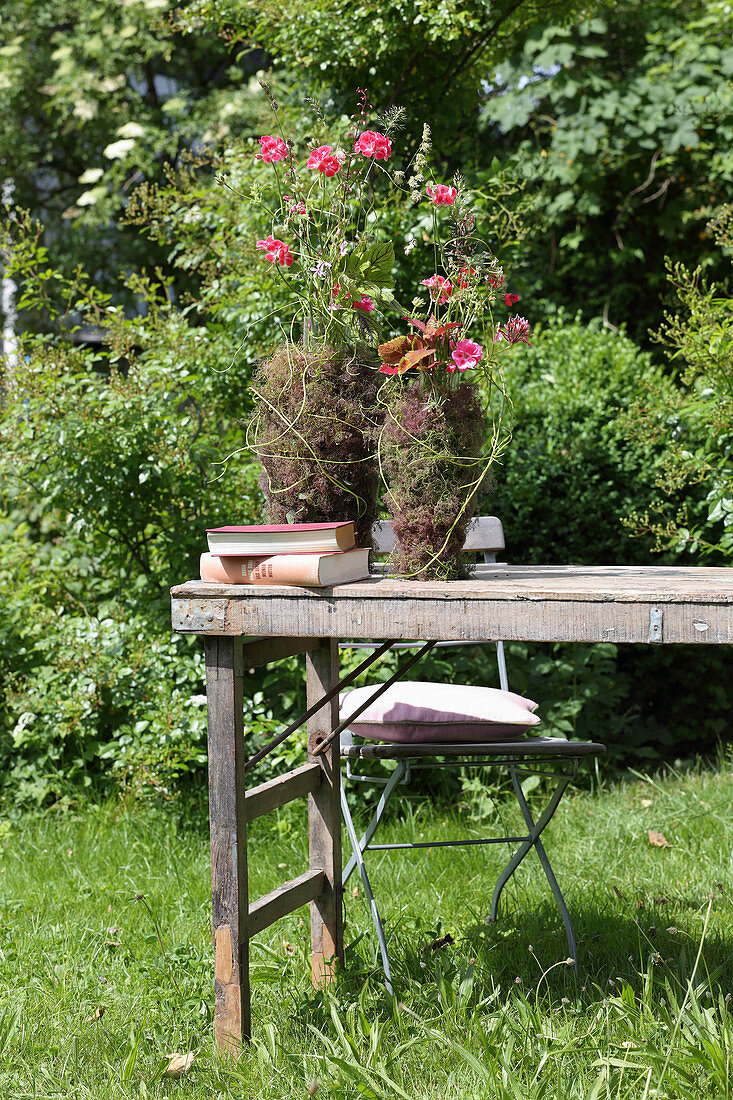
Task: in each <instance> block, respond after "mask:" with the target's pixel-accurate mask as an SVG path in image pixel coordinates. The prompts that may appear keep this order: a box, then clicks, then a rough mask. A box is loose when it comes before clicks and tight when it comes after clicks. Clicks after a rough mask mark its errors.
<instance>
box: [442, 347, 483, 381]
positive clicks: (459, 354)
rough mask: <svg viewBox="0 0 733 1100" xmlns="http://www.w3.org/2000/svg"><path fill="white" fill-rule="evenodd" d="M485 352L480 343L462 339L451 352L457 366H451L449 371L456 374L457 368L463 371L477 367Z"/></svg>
mask: <svg viewBox="0 0 733 1100" xmlns="http://www.w3.org/2000/svg"><path fill="white" fill-rule="evenodd" d="M483 354H484V353H483V349H482V348H481V345H480V344H476V343H474V341H473V340H460V341H459V342H458V343H457V344H456V346H455V347H454V348H453V351H452V352H451V359H452V360H453V362H454V363H455V366H454V367H451V366H449V367H448V368H447V370H448V373H449V374H454V373H455V371H456V370H459V371H462V370H468V369H469V367H475V366H476V364H477V363H478V361H479V359H481V357H482V356H483Z"/></svg>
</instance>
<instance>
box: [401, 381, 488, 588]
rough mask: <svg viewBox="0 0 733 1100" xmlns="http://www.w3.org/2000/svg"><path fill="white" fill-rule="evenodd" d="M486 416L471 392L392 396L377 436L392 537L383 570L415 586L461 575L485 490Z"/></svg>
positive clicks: (463, 386)
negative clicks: (415, 582) (386, 566)
mask: <svg viewBox="0 0 733 1100" xmlns="http://www.w3.org/2000/svg"><path fill="white" fill-rule="evenodd" d="M485 434H486V415H485V411H484V409H483V407H482V404H481V400H480V396H479V393H478V391H477V389H476V387H475V386H472V385H471V384H469V383H466V382H460V383H458V385H457V386H456V388H455V389H453V390H451V391H449V392H448V393H444V394H438V395H435V394H432V393H431V392H430V391H429V390H427V389H424V388H423V387H422V385H421V383H420V382H419V381H418V382H416V383H414V384H413V385H411V386H410V387H409V388H407V389H405V390H403V391H402V393H400V394H397V395H395V398H394V399H393V401H392V403H391V405H390V408H389V412H388V414H387V417H386V419H385V422H384V426H383V428H382V432H381V444H380V451H381V460H382V468H383V473H384V475H385V477H386V481H387V485H388V491H387V494H386V497H385V503H386V505H387V509H388V511H389V517H390V520H391V522H392V527H393V530H394V534H395V542H396V546H395V550H394V552H393V555H392V557H391V559H390V562H389V569H390V572H394V573H397V574H399V575H401V576H405V577H410V578H413V579H416V580H458V579H461V578H463V577H466V576H467V575H468V569H467V565H466V561H465V558H464V556H463V555H462V553H461V550H462V547H463V543H464V540H465V537H466V528H467V526H468V524H469V522H470V521H471V519H472V518H473V516H474V515H475V512H476V508H477V503H478V497H479V489H481V488H485V473H486V466H485V462H484V460H483V459H482V457H481V455H482V450H483V444H484V439H485Z"/></svg>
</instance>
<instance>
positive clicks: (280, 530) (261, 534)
mask: <svg viewBox="0 0 733 1100" xmlns="http://www.w3.org/2000/svg"><path fill="white" fill-rule="evenodd" d="M206 536H207V539H208V542H209V553H211V554H216V555H217V556H219V557H229V556H231V555H234V556H241V555H243V554H257V555H260V556H266V555H268V554H325V553H333V552H335V551H337V550H351V549H353V548H354V547H355V546H356V534H355V532H354V524H353V522H352V521H351V520H345V521H342V522H338V523H280V524H271V525H269V526H268V525H265V524H256V525H254V526H251V527H210V528H209V529H208V530H207V532H206Z"/></svg>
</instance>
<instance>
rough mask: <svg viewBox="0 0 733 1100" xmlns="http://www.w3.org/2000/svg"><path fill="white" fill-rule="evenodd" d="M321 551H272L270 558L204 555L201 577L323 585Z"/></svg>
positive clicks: (222, 581)
mask: <svg viewBox="0 0 733 1100" xmlns="http://www.w3.org/2000/svg"><path fill="white" fill-rule="evenodd" d="M320 557H321V555H320V554H273V555H272V556H271V557H268V558H260V557H249V556H242V557H238V558H234V557H224V558H220V557H217V556H216V554H202V555H201V559H200V569H201V580H202V581H210V582H212V583H213V584H298V585H303V586H305V587H307V588H317V587H319V586H320V583H321V582H320V579H319V576H318V562H319V559H320Z"/></svg>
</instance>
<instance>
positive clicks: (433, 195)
mask: <svg viewBox="0 0 733 1100" xmlns="http://www.w3.org/2000/svg"><path fill="white" fill-rule="evenodd" d="M425 191H426V192H427V196H428V198H429V199H432V201H433V202H434V203H435V205H436V206H452V205H453V203H454V202H455V201H456V195H457V194H458V192H457V191H456V189H455V187H447V186H446V185H445V184H444V183H438V184H436V185H435V187H426V188H425Z"/></svg>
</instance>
